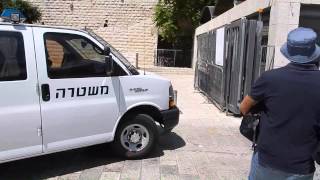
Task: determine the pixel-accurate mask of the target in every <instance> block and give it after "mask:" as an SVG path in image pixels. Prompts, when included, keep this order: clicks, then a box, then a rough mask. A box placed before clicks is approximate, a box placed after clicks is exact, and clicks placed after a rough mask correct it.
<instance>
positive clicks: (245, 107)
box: [240, 96, 257, 116]
mask: <svg viewBox="0 0 320 180" xmlns="http://www.w3.org/2000/svg"><path fill="white" fill-rule="evenodd" d="M256 104H257V102H256V101H255V100H254V99H252V97H250V96H246V97H245V98H244V99H243V101H242V102H241V104H240V112H241V115H242V116H244V115H247V114H248V113H249V112H250V110H251V108H252V107H253V106H255V105H256Z"/></svg>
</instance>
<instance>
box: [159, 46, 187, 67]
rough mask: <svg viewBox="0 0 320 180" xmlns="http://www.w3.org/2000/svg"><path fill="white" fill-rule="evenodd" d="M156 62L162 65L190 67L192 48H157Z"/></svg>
mask: <svg viewBox="0 0 320 180" xmlns="http://www.w3.org/2000/svg"><path fill="white" fill-rule="evenodd" d="M154 64H155V65H156V66H162V67H190V66H191V50H181V49H157V50H156V51H155V60H154Z"/></svg>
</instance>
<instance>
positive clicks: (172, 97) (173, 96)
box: [169, 85, 177, 109]
mask: <svg viewBox="0 0 320 180" xmlns="http://www.w3.org/2000/svg"><path fill="white" fill-rule="evenodd" d="M176 105H177V91H174V90H173V87H172V85H170V87H169V108H170V109H171V108H175V107H176Z"/></svg>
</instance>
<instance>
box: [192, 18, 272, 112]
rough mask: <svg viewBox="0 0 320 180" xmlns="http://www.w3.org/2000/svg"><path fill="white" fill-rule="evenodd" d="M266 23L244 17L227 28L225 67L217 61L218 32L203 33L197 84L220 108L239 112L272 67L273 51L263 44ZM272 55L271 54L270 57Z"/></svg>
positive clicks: (199, 40)
mask: <svg viewBox="0 0 320 180" xmlns="http://www.w3.org/2000/svg"><path fill="white" fill-rule="evenodd" d="M262 28H263V24H262V22H260V21H256V20H246V19H241V20H238V21H235V22H233V23H231V24H230V25H227V26H226V27H225V39H224V41H225V52H224V66H219V65H216V64H215V63H214V60H215V59H214V57H215V56H214V55H215V53H216V52H215V46H213V45H212V44H215V41H216V38H215V36H214V35H215V32H216V30H212V31H210V32H208V33H204V34H201V35H199V36H198V37H197V38H198V55H197V57H198V63H197V67H196V77H195V87H196V88H198V89H199V90H200V91H201V92H203V93H204V94H205V95H206V96H207V97H208V98H209V99H210V100H212V101H213V102H214V103H215V104H216V105H218V107H220V108H221V109H222V110H226V111H227V112H231V113H234V114H239V113H240V111H239V106H240V103H241V101H242V99H243V97H244V96H245V95H246V94H248V93H249V91H250V88H251V86H252V83H253V82H254V81H255V80H256V79H257V78H258V77H259V76H260V74H261V73H262V72H263V71H264V69H265V68H266V67H271V66H272V65H271V64H270V62H273V61H272V59H270V58H273V57H274V56H272V53H274V49H273V51H270V50H271V48H270V47H262V46H261V39H262ZM266 55H268V56H266Z"/></svg>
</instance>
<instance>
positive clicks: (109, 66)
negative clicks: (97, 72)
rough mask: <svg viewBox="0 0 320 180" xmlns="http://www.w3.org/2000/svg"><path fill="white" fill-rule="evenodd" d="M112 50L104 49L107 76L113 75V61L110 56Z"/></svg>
mask: <svg viewBox="0 0 320 180" xmlns="http://www.w3.org/2000/svg"><path fill="white" fill-rule="evenodd" d="M110 53H111V50H110V48H109V47H105V48H104V55H105V56H106V57H105V64H106V73H107V75H111V74H112V73H113V60H112V56H111V55H110Z"/></svg>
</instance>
